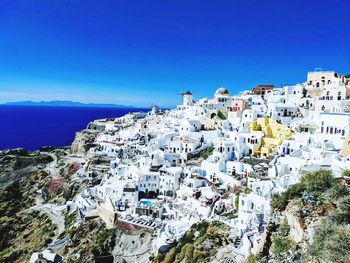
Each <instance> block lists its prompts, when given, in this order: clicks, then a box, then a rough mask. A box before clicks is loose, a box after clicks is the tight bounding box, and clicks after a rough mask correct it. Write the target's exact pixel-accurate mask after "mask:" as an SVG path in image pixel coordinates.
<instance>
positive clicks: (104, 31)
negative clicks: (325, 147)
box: [0, 0, 350, 106]
mask: <svg viewBox="0 0 350 263" xmlns="http://www.w3.org/2000/svg"><path fill="white" fill-rule="evenodd" d="M349 13H350V1H348V0H333V1H324V0H319V1H314V0H308V1H304V0H303V1H302V0H294V1H269V0H266V1H258V0H250V1H248V0H230V1H220V0H216V1H205V0H201V1H191V0H187V1H185V0H184V1H182V0H176V1H167V0H154V1H118V0H114V1H101V0H100V1H87V0H84V1H78V0H69V1H68V0H67V1H65V0H53V1H52V0H51V1H50V0H36V1H27V0H23V1H18V0H1V1H0V103H1V102H4V101H18V100H54V99H60V100H73V101H81V102H96V103H117V104H127V105H130V104H131V105H136V106H149V105H150V104H153V103H156V104H158V105H161V106H174V105H176V104H178V103H179V102H180V96H178V95H177V93H179V92H181V90H182V89H183V90H187V89H190V90H191V91H192V93H193V94H194V97H195V98H200V97H210V96H212V94H213V92H214V91H215V89H216V88H218V87H219V86H221V85H223V86H225V87H227V88H228V89H229V91H230V92H231V93H232V94H234V93H237V92H239V91H240V90H243V89H250V88H252V87H253V86H255V85H257V84H259V83H273V84H277V85H280V84H293V83H297V82H302V81H304V80H305V78H306V73H307V71H310V70H313V69H314V68H316V67H321V68H323V69H324V70H335V71H337V72H339V73H340V74H348V73H350V22H349V18H348V17H349Z"/></svg>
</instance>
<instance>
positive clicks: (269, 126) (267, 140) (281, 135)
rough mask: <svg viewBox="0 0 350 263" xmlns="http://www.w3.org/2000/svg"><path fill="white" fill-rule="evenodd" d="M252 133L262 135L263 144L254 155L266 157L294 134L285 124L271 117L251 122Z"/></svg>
mask: <svg viewBox="0 0 350 263" xmlns="http://www.w3.org/2000/svg"><path fill="white" fill-rule="evenodd" d="M249 132H250V133H256V134H259V135H260V136H261V146H260V148H258V150H256V151H255V152H253V155H254V156H261V157H266V156H269V155H270V154H271V153H274V152H275V151H276V150H277V147H278V146H279V145H281V144H282V142H283V140H284V139H287V138H290V137H291V136H292V131H291V130H290V129H289V128H288V127H287V126H285V125H282V124H280V123H278V122H277V121H275V120H273V119H270V118H258V119H256V120H255V121H254V122H252V123H251V124H250V127H249Z"/></svg>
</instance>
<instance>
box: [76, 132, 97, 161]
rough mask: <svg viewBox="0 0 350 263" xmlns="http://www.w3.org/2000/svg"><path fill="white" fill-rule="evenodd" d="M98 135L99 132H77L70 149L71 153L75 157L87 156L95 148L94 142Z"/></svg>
mask: <svg viewBox="0 0 350 263" xmlns="http://www.w3.org/2000/svg"><path fill="white" fill-rule="evenodd" d="M98 133H99V132H98V131H96V130H90V129H86V130H82V131H80V132H77V133H76V134H75V139H74V141H73V143H72V145H71V148H70V151H71V153H72V154H75V155H84V154H86V152H87V151H88V150H89V149H90V148H92V147H94V146H95V145H94V142H95V139H96V136H97V134H98Z"/></svg>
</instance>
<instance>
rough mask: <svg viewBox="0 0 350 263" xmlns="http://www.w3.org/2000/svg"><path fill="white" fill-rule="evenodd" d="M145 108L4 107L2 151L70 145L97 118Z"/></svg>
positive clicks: (0, 113)
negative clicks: (80, 131) (76, 134)
mask: <svg viewBox="0 0 350 263" xmlns="http://www.w3.org/2000/svg"><path fill="white" fill-rule="evenodd" d="M148 110H149V109H141V108H91V107H90V108H88V107H86V108H83V107H35V106H4V105H1V106H0V150H3V149H8V148H17V147H22V148H25V149H27V150H37V149H39V148H40V147H41V146H48V145H49V146H68V145H70V144H71V143H72V142H73V140H74V136H75V132H77V131H79V130H82V129H85V128H86V126H87V125H88V123H89V122H90V121H92V120H95V119H101V118H116V117H120V116H123V115H125V114H127V113H129V112H135V111H148Z"/></svg>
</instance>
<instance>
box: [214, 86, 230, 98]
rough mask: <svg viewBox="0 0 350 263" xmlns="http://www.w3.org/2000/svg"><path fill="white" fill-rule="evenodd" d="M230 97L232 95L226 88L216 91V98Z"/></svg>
mask: <svg viewBox="0 0 350 263" xmlns="http://www.w3.org/2000/svg"><path fill="white" fill-rule="evenodd" d="M228 95H230V94H229V92H228V90H227V89H226V88H225V87H221V88H218V89H217V90H216V91H215V97H216V96H228Z"/></svg>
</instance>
